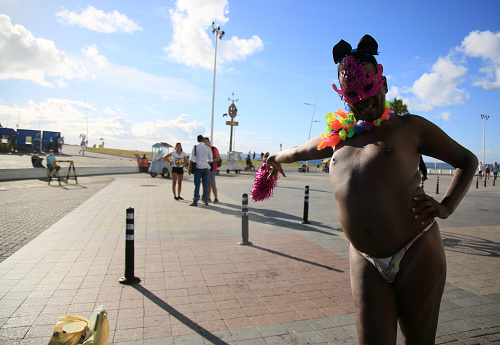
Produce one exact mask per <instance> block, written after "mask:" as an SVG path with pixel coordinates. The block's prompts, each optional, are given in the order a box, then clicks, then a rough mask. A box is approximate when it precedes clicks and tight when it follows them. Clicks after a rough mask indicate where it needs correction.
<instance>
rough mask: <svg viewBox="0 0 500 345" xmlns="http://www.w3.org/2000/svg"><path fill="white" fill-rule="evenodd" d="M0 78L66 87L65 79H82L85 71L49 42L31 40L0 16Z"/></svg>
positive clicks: (23, 29)
mask: <svg viewBox="0 0 500 345" xmlns="http://www.w3.org/2000/svg"><path fill="white" fill-rule="evenodd" d="M0 56H1V57H2V58H1V59H0V79H22V80H29V81H31V82H33V83H36V84H39V85H42V86H46V87H54V86H55V85H57V86H59V87H64V86H67V83H66V81H65V80H67V79H75V78H77V79H84V78H85V77H86V76H87V71H86V69H85V68H83V67H81V66H79V65H78V64H77V63H76V62H75V61H74V60H72V59H70V58H68V57H67V56H66V54H65V53H64V52H62V51H60V50H58V49H57V48H56V45H55V43H54V42H53V41H50V40H46V39H43V38H35V37H34V36H33V34H32V33H31V32H30V31H28V30H27V29H26V28H25V27H24V26H22V25H18V24H17V25H12V23H11V20H10V17H8V16H6V15H3V14H0Z"/></svg>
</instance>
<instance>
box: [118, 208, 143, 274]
mask: <svg viewBox="0 0 500 345" xmlns="http://www.w3.org/2000/svg"><path fill="white" fill-rule="evenodd" d="M134 251H135V249H134V209H133V208H132V207H129V208H127V218H126V225H125V275H124V276H123V277H121V278H120V280H119V281H120V283H121V284H134V283H138V282H140V281H141V279H140V278H139V277H136V276H134Z"/></svg>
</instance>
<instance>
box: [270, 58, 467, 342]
mask: <svg viewBox="0 0 500 345" xmlns="http://www.w3.org/2000/svg"><path fill="white" fill-rule="evenodd" d="M365 69H366V70H367V71H369V72H374V71H375V66H374V65H372V64H367V65H366V66H365ZM386 92H387V91H386V88H382V89H380V91H379V92H378V93H377V94H376V95H374V96H372V97H368V98H366V99H363V100H361V101H359V102H356V103H354V104H348V106H349V107H350V109H351V111H352V112H353V113H354V115H355V117H356V119H358V120H359V119H362V120H366V121H372V120H374V119H377V118H379V117H380V116H381V115H382V112H383V111H384V109H385V94H386ZM319 139H320V137H317V138H314V139H312V140H310V141H309V142H307V143H305V144H303V145H300V146H296V147H292V148H290V149H288V150H285V151H281V152H278V153H274V154H272V155H271V156H270V157H269V158H268V160H267V167H268V169H269V170H270V171H272V172H273V173H276V172H277V171H280V172H281V173H283V170H282V169H281V163H289V162H294V161H298V160H312V159H323V158H327V157H332V160H331V163H330V182H331V185H332V189H333V193H334V196H335V200H336V202H337V208H338V214H339V219H340V222H341V225H342V228H343V231H344V234H345V235H346V237H347V239H348V240H349V241H350V243H351V245H350V251H349V261H350V271H351V289H352V294H353V299H354V303H355V307H356V324H357V330H358V338H359V343H360V344H395V343H396V335H397V322H398V320H399V324H400V327H401V330H402V333H403V337H404V338H405V343H407V344H434V339H435V333H436V328H437V322H438V315H439V306H440V302H441V297H442V294H443V289H444V284H445V279H446V259H445V253H444V247H443V244H442V240H441V236H440V232H439V227H438V225H437V223H434V225H432V227H431V228H430V229H429V230H428V231H427V232H426V233H425V234H424V235H422V236H421V237H420V238H419V239H418V240H417V241H416V242H415V243H414V244H413V245H412V246H411V248H410V249H409V250H408V252H407V253H406V254H405V255H404V257H403V259H402V261H401V264H400V270H399V272H398V274H397V275H396V279H395V281H394V282H393V283H387V282H386V281H385V280H383V279H382V278H381V277H380V275H379V274H378V271H377V270H376V268H375V267H374V266H373V265H372V264H371V263H370V262H369V261H368V260H366V259H365V258H364V257H363V256H362V255H361V254H360V253H359V252H363V253H366V254H368V255H370V256H374V257H387V256H390V255H393V254H395V253H396V252H397V251H398V250H399V249H401V248H402V247H403V246H404V245H406V244H407V243H408V242H410V241H411V240H412V239H413V238H414V237H415V236H416V235H417V234H419V233H420V232H421V231H422V229H423V228H425V227H426V226H428V225H429V224H430V223H431V222H432V220H433V219H434V218H442V219H446V218H448V217H449V216H450V215H451V214H452V213H453V212H454V211H455V209H456V207H457V206H458V204H459V203H460V201H461V200H462V198H463V197H464V195H465V193H466V192H467V190H468V189H469V187H470V185H471V182H472V179H473V177H474V173H475V170H476V167H477V158H476V157H475V156H474V155H473V154H472V153H471V152H470V151H469V150H467V149H465V148H464V147H462V146H461V145H459V144H458V143H457V142H455V141H454V140H453V139H451V138H450V137H449V136H448V135H446V134H445V133H444V132H443V131H442V130H441V129H440V128H439V127H437V126H435V125H434V124H433V123H431V122H429V121H427V120H426V119H424V118H422V117H420V116H416V115H407V116H400V117H394V118H392V119H391V120H389V121H387V122H384V123H382V125H381V126H380V127H377V128H374V129H373V130H372V131H371V132H364V133H362V134H360V135H355V136H354V137H352V138H350V139H347V140H346V141H342V142H341V143H340V144H339V145H337V147H336V149H335V152H334V151H333V149H332V148H326V149H323V150H318V149H317V148H316V147H317V143H318V140H319ZM421 154H423V155H426V156H430V157H435V158H437V159H440V160H442V161H444V162H447V163H449V164H450V165H452V166H453V167H455V168H456V171H455V175H454V177H453V180H452V182H451V185H450V187H449V188H448V190H447V192H446V194H445V196H444V198H443V200H441V201H437V200H435V199H434V198H432V197H431V196H429V195H426V194H425V192H424V191H423V190H422V188H421V187H420V182H421V179H420V175H419V173H418V166H419V161H420V155H421ZM283 175H284V174H283Z"/></svg>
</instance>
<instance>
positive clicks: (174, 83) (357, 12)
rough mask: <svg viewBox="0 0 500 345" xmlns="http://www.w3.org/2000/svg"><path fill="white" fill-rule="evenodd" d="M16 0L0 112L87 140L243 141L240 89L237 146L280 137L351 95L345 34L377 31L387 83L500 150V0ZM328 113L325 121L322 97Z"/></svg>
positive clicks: (0, 26) (441, 120) (317, 128)
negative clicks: (344, 64)
mask: <svg viewBox="0 0 500 345" xmlns="http://www.w3.org/2000/svg"><path fill="white" fill-rule="evenodd" d="M351 4H356V7H352V5H346V2H345V1H334V0H329V1H326V0H325V1H310V2H304V1H284V0H267V1H262V0H254V1H230V0H196V1H195V0H179V1H154V0H143V1H140V2H139V1H131V0H120V1H109V0H100V1H63V0H45V1H39V0H26V1H23V0H2V2H1V3H0V85H1V92H0V123H2V125H4V126H8V127H11V128H16V127H17V126H19V128H28V129H39V128H41V129H42V130H50V131H61V132H62V133H63V136H64V137H65V139H66V142H67V143H70V144H77V143H78V142H79V134H80V133H86V132H87V122H88V134H89V144H90V145H93V144H99V143H100V141H99V138H104V141H105V145H106V146H107V147H111V148H127V149H137V150H150V149H151V145H152V144H154V143H156V142H159V141H165V142H168V143H171V144H174V143H175V142H182V143H183V146H184V148H185V150H189V149H188V148H190V147H191V146H192V145H193V144H194V143H195V138H196V136H197V135H198V134H204V135H206V136H210V133H211V126H212V87H213V76H214V69H213V67H214V51H215V49H214V38H215V35H214V34H213V33H212V22H215V23H216V25H217V24H218V25H220V26H221V30H224V31H225V36H224V37H223V38H222V40H219V41H218V47H217V74H216V88H215V106H214V135H213V144H214V145H215V146H217V147H218V148H219V150H220V151H221V153H224V152H227V151H228V149H229V132H230V127H229V126H227V125H225V122H226V121H227V120H229V118H228V117H223V116H222V115H223V114H224V113H227V112H228V111H227V110H228V107H229V105H230V104H231V102H230V101H228V99H229V98H230V97H231V98H232V94H233V92H234V98H235V99H238V101H237V102H236V103H235V104H236V106H237V108H238V116H237V117H236V118H235V121H237V122H238V123H239V125H238V126H237V127H235V135H234V137H235V142H234V144H233V146H234V147H235V148H236V150H238V151H242V152H245V153H246V152H248V151H252V152H253V151H256V152H258V153H260V152H261V151H263V152H266V151H270V152H274V151H277V150H279V149H280V147H282V148H287V147H290V146H294V145H298V144H301V143H302V142H304V141H306V140H307V139H308V135H309V128H310V126H311V123H312V131H311V137H314V136H316V135H318V134H320V133H321V132H322V131H323V124H324V114H325V113H327V112H330V111H335V110H337V109H339V108H341V107H343V103H342V102H341V101H340V100H339V98H338V96H337V94H336V93H335V92H334V90H333V89H332V87H331V85H332V83H338V81H337V75H336V65H334V63H333V60H332V55H331V51H332V47H333V45H334V44H335V43H337V42H338V41H339V40H340V39H344V40H346V41H347V42H349V43H351V44H352V45H353V46H356V45H357V42H358V41H359V39H360V38H361V37H362V36H363V35H364V34H367V33H368V34H370V35H372V36H373V37H374V38H375V39H376V40H377V41H378V43H379V52H380V55H379V56H378V57H377V58H378V60H379V63H381V64H382V65H383V66H384V74H385V75H386V76H387V77H388V82H389V94H388V99H393V98H394V97H401V98H403V100H404V101H405V103H406V104H408V105H409V109H410V111H411V112H412V113H414V114H418V115H421V116H423V117H425V118H427V119H428V120H430V121H432V122H434V123H436V124H437V125H441V127H442V128H443V129H444V130H445V131H446V132H447V133H448V134H449V135H450V136H452V137H453V138H454V139H455V140H457V141H458V142H460V143H461V144H463V145H464V146H466V147H467V148H469V149H470V150H471V151H473V152H474V153H475V154H476V155H477V156H478V158H479V160H482V156H483V125H484V122H483V120H481V117H480V115H481V114H486V115H489V116H490V117H489V119H488V120H487V121H486V161H487V162H490V163H491V162H493V161H500V141H499V140H498V138H497V137H496V136H497V135H498V134H497V133H498V132H499V129H500V111H499V108H500V101H499V98H500V92H499V91H500V22H499V21H498V14H499V13H500V2H498V1H497V0H491V1H480V2H477V5H476V4H474V5H472V3H471V2H470V1H467V2H466V1H455V2H453V3H451V2H449V1H411V2H409V1H385V2H375V1H357V2H355V3H351ZM316 98H317V106H316V109H315V113H314V121H321V122H311V119H312V115H313V111H314V106H310V105H306V104H304V103H310V104H314V103H316Z"/></svg>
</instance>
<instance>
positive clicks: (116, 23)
mask: <svg viewBox="0 0 500 345" xmlns="http://www.w3.org/2000/svg"><path fill="white" fill-rule="evenodd" d="M56 17H58V18H59V22H60V23H62V24H66V25H78V26H80V27H83V28H86V29H89V30H93V31H97V32H105V33H113V32H126V33H128V34H131V33H133V32H134V31H137V30H142V28H141V27H140V26H139V25H137V24H136V23H135V22H134V21H133V20H131V19H129V18H128V17H127V16H126V15H124V14H121V13H119V12H118V11H113V12H109V13H105V12H104V11H102V10H98V9H96V8H95V7H93V6H88V7H87V8H86V9H85V10H84V11H82V13H80V14H78V13H76V12H74V11H73V12H70V11H68V10H67V9H64V10H62V11H60V12H58V13H56Z"/></svg>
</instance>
